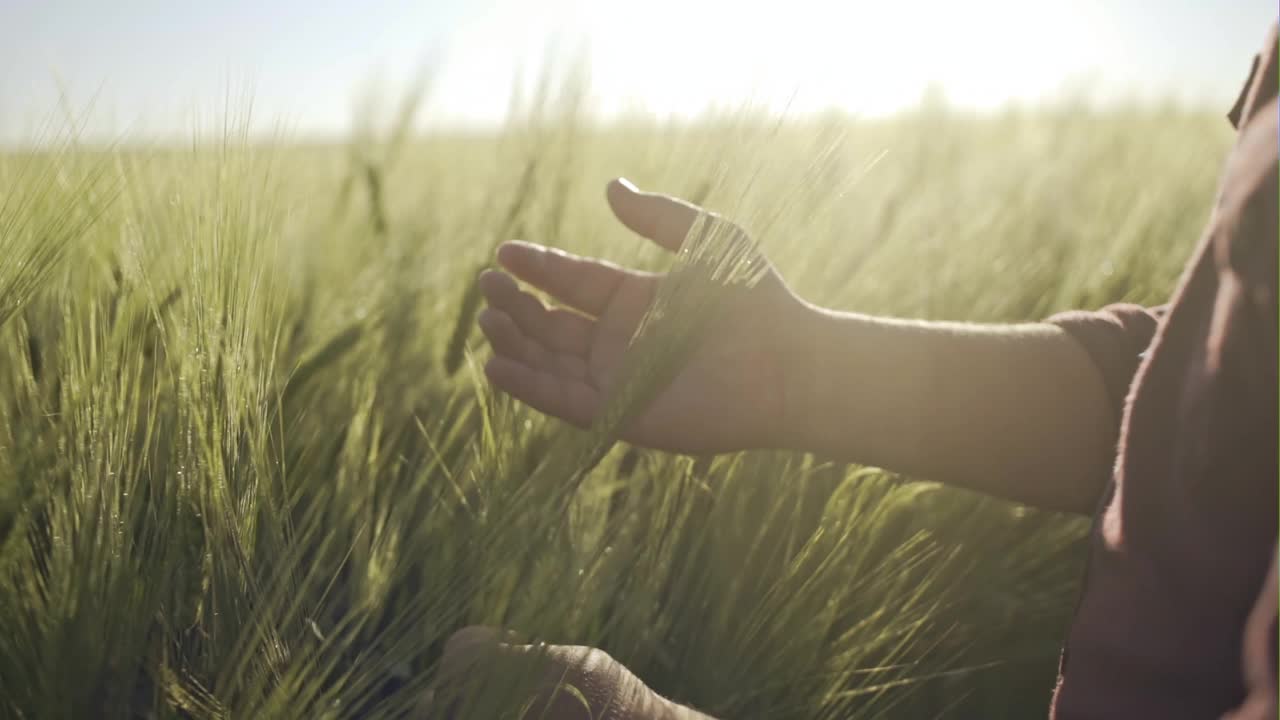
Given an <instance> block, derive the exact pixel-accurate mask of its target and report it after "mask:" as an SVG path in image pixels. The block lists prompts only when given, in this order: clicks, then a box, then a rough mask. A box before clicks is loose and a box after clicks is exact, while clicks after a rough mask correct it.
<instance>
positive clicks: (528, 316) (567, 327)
mask: <svg viewBox="0 0 1280 720" xmlns="http://www.w3.org/2000/svg"><path fill="white" fill-rule="evenodd" d="M479 282H480V292H481V293H482V294H483V295H484V297H485V300H486V301H487V302H488V303H489V305H490V307H492V308H495V309H497V310H501V311H502V312H503V313H506V315H508V316H509V317H510V318H511V319H512V320H513V321H514V322H515V324H516V326H517V327H518V328H519V329H520V331H521V332H522V333H523V334H524V335H526V336H528V337H529V338H530V339H532V340H534V341H535V342H537V343H539V344H541V345H542V346H544V347H546V348H547V349H549V350H551V351H552V352H556V353H561V354H567V355H576V356H580V357H583V358H585V357H586V355H587V353H588V351H589V350H590V349H591V338H592V335H593V333H594V332H595V321H594V320H592V319H590V318H587V317H583V316H582V315H579V314H577V313H575V312H571V311H569V310H564V309H562V308H554V309H548V308H547V307H546V306H545V305H543V304H542V301H541V300H539V299H538V298H536V297H534V296H533V295H530V294H529V293H527V292H524V291H523V290H521V289H520V288H519V286H517V285H516V283H515V281H514V280H512V279H511V278H510V277H509V276H508V275H506V274H505V273H502V272H499V271H496V270H486V271H485V272H484V273H482V274H481V275H480V281H479Z"/></svg>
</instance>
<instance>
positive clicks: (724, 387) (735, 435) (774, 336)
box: [479, 180, 807, 454]
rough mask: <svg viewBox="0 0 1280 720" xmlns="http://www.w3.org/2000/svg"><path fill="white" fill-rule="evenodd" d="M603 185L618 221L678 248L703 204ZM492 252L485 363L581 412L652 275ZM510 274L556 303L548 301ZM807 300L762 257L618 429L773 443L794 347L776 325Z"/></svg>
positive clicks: (520, 249) (534, 393)
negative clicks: (672, 371) (752, 280)
mask: <svg viewBox="0 0 1280 720" xmlns="http://www.w3.org/2000/svg"><path fill="white" fill-rule="evenodd" d="M607 197H608V201H609V205H610V207H611V208H612V209H613V212H614V214H615V215H616V216H617V218H618V219H619V220H620V221H621V222H622V223H623V224H624V225H626V226H627V227H628V228H630V229H631V230H633V231H635V232H636V233H638V234H640V235H642V236H644V237H646V238H649V239H650V240H652V241H654V242H656V243H657V244H658V245H660V246H662V247H664V248H666V249H667V250H671V251H676V250H678V249H679V248H680V245H681V243H682V242H683V240H684V238H685V235H686V234H687V233H688V231H689V229H690V227H691V226H692V225H693V223H694V221H695V220H696V218H697V217H698V214H699V213H700V212H702V211H701V210H700V209H699V208H698V207H696V206H694V205H692V204H689V203H687V202H684V201H682V200H678V199H676V198H672V197H668V196H666V195H659V194H656V193H643V192H640V191H638V190H636V188H635V187H634V186H632V185H631V184H630V183H628V182H626V181H625V180H614V181H613V182H611V183H609V185H608V188H607ZM498 263H499V264H500V265H501V266H502V267H503V268H504V269H505V270H506V272H502V271H497V270H491V271H486V272H485V273H484V274H482V275H481V277H480V288H481V291H482V292H483V293H484V296H485V298H486V300H487V302H488V308H486V309H485V310H484V311H483V312H482V313H481V314H480V317H479V323H480V327H481V329H482V330H483V332H484V334H485V335H486V337H488V339H489V342H490V344H491V345H492V346H493V349H494V352H495V355H494V357H493V358H492V359H491V360H490V361H489V362H488V364H487V365H486V366H485V373H486V375H487V376H488V378H489V379H490V381H491V382H492V383H493V384H494V385H495V386H496V387H498V388H499V389H501V390H503V391H505V392H507V393H508V394H510V395H511V396H513V397H515V398H516V399H518V400H521V401H522V402H524V403H526V404H528V405H529V406H531V407H533V408H535V409H537V410H539V411H541V412H544V413H547V414H549V415H554V416H556V417H559V418H562V419H564V420H566V421H568V422H570V423H573V424H575V425H578V426H586V425H588V424H590V423H591V422H592V421H593V420H594V419H595V418H596V416H597V415H598V413H599V412H600V410H601V408H602V405H603V403H604V400H605V398H606V397H607V394H608V392H609V390H610V388H611V387H612V386H613V384H614V383H615V382H616V380H617V378H618V372H619V369H620V367H621V365H622V361H623V357H624V355H625V353H626V351H627V348H628V344H629V342H630V340H631V338H632V336H633V334H634V333H635V331H636V328H637V327H638V325H639V324H640V321H641V319H642V318H643V317H644V314H645V312H646V311H647V310H648V309H649V307H650V305H651V304H652V303H653V301H654V298H655V295H656V292H657V288H658V284H659V282H660V281H661V279H662V276H661V275H657V274H653V273H645V272H639V271H636V270H631V269H627V268H622V267H619V266H617V265H614V264H612V263H609V262H606V261H604V260H597V259H592V258H583V257H577V256H574V255H569V254H568V253H564V252H561V251H559V250H554V249H551V248H546V247H542V246H538V245H533V244H530V243H524V242H508V243H504V244H503V245H502V246H501V247H500V248H499V250H498ZM508 273H510V274H508ZM512 276H514V277H515V278H518V279H519V280H521V281H523V282H525V283H527V284H529V285H531V286H533V287H535V288H538V289H540V290H542V291H545V292H546V293H547V294H548V295H550V296H551V297H552V298H553V299H555V300H556V301H557V302H558V303H561V304H562V305H563V307H555V308H547V307H546V306H544V305H543V304H542V302H541V301H540V300H538V299H537V298H536V297H534V296H533V295H531V294H529V293H528V292H525V291H523V290H521V289H520V287H519V286H518V285H517V284H516V282H515V281H514V280H513V279H512ZM676 310H678V309H676ZM806 311H807V306H806V305H805V303H804V302H803V301H801V300H800V299H799V298H798V297H796V296H795V294H794V293H792V292H791V290H790V289H789V288H788V287H787V286H786V284H785V283H784V282H783V280H782V278H781V277H780V276H779V275H778V273H777V272H776V270H774V269H773V268H772V267H771V266H770V267H769V268H768V269H767V272H766V273H765V275H764V277H763V278H762V279H761V280H760V281H759V282H758V283H756V284H755V285H753V286H752V287H750V288H749V289H748V290H747V291H746V292H744V293H741V294H739V295H736V296H734V297H733V298H732V300H731V305H730V307H728V308H727V310H726V312H724V313H723V314H722V315H720V316H719V321H718V323H717V324H716V325H715V326H714V327H712V328H711V329H710V330H709V331H708V333H707V335H706V336H705V337H703V338H701V339H700V340H701V342H700V343H699V345H698V347H697V349H696V351H695V352H694V353H693V355H692V357H690V359H689V361H688V362H687V363H686V364H685V366H684V367H683V368H682V369H681V370H680V372H679V374H678V375H677V376H676V377H675V378H674V380H673V381H672V382H671V383H670V384H669V385H668V386H667V387H666V388H665V389H663V390H662V391H661V392H660V393H659V394H658V395H657V397H655V398H654V399H653V402H652V403H651V404H650V405H649V406H648V408H647V409H646V410H645V411H644V412H643V413H642V414H641V415H640V416H639V417H637V418H636V419H635V421H634V422H632V423H631V425H630V426H629V427H627V428H624V430H623V433H622V439H624V440H626V441H628V442H630V443H633V444H636V445H642V446H645V447H652V448H657V449H663V450H672V451H676V452H686V453H691V454H706V453H717V452H729V451H734V450H743V449H749V448H759V447H771V446H776V444H777V438H778V437H779V435H780V433H781V431H782V428H781V427H780V425H781V424H782V422H783V417H784V410H785V407H784V405H785V399H784V397H783V395H784V392H783V391H784V385H783V384H784V374H785V372H786V369H787V368H786V366H787V362H788V357H789V355H790V353H791V352H792V347H791V343H790V342H789V341H788V340H787V339H786V333H787V332H789V331H791V330H793V329H794V328H795V327H796V326H797V325H798V324H799V323H798V321H799V320H800V319H801V318H803V316H804V315H805V314H806Z"/></svg>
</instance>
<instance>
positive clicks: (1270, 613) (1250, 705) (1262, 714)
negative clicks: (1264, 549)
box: [1223, 550, 1280, 720]
mask: <svg viewBox="0 0 1280 720" xmlns="http://www.w3.org/2000/svg"><path fill="white" fill-rule="evenodd" d="M1278 563H1280V550H1278V551H1277V554H1276V556H1275V557H1273V558H1272V560H1271V570H1270V572H1268V573H1267V579H1266V580H1265V581H1264V582H1263V584H1262V593H1261V594H1260V595H1259V597H1258V602H1257V603H1256V604H1255V605H1254V606H1253V612H1251V613H1249V621H1248V623H1247V624H1246V625H1245V630H1244V680H1245V686H1246V688H1247V692H1248V695H1246V696H1245V701H1244V704H1243V705H1241V706H1240V707H1238V708H1236V709H1235V710H1233V711H1232V712H1229V713H1227V714H1226V715H1225V716H1223V720H1275V718H1276V717H1277V707H1276V673H1277V668H1276V656H1277V654H1280V646H1278V644H1277V642H1276V638H1277V633H1278V632H1280V626H1278V625H1277V619H1278V618H1280V579H1277V575H1276V569H1277V564H1278Z"/></svg>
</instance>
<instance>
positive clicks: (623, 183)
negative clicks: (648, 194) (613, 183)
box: [618, 177, 640, 192]
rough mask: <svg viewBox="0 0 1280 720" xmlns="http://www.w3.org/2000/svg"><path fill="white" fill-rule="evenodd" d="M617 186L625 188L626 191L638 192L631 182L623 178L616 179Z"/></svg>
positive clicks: (638, 189)
mask: <svg viewBox="0 0 1280 720" xmlns="http://www.w3.org/2000/svg"><path fill="white" fill-rule="evenodd" d="M618 184H619V185H621V186H622V187H624V188H626V189H627V190H630V191H631V192H640V188H638V187H636V184H635V183H633V182H631V181H630V180H628V179H626V178H624V177H620V178H618Z"/></svg>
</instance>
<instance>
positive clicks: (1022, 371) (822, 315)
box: [780, 308, 1117, 512]
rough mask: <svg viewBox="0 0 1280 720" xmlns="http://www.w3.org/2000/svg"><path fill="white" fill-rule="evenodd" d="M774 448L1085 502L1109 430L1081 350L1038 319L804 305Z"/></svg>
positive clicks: (1005, 492)
mask: <svg viewBox="0 0 1280 720" xmlns="http://www.w3.org/2000/svg"><path fill="white" fill-rule="evenodd" d="M789 332H792V333H794V334H795V337H794V339H793V340H792V341H791V342H792V344H791V347H793V348H795V351H794V354H792V355H791V356H790V357H789V359H788V361H787V363H786V365H787V368H788V369H787V371H786V372H785V373H784V380H783V385H784V387H783V393H784V402H783V404H784V407H786V408H787V409H786V411H785V415H786V417H784V418H783V427H784V428H788V429H787V430H784V431H783V435H782V437H781V441H780V444H783V445H786V446H789V447H792V448H795V449H802V450H806V451H811V452H814V453H818V454H821V455H824V456H828V457H832V458H835V459H842V460H848V461H853V462H858V463H862V464H868V465H876V466H879V467H884V468H886V469H890V470H894V471H897V472H902V473H905V474H909V475H913V476H917V477H922V478H929V479H935V480H939V481H943V482H947V483H950V484H954V485H959V486H963V487H967V488H971V489H974V490H978V491H981V492H985V493H989V494H993V495H998V496H1001V497H1007V498H1011V499H1015V500H1019V501H1023V502H1028V503H1032V504H1036V505H1040V506H1045V507H1052V508H1057V509H1067V510H1076V511H1080V512H1088V511H1090V510H1092V508H1093V507H1094V504H1095V503H1096V499H1097V496H1098V493H1099V492H1100V490H1101V487H1102V484H1103V482H1104V480H1105V478H1106V475H1107V472H1108V470H1109V468H1110V465H1111V463H1112V461H1113V457H1114V452H1115V445H1116V435H1117V428H1116V422H1115V420H1114V418H1113V417H1112V414H1111V411H1110V408H1109V406H1108V402H1107V395H1106V389H1105V387H1104V385H1103V382H1102V379H1101V377H1100V375H1099V374H1098V372H1097V370H1096V369H1095V368H1094V366H1093V364H1092V363H1091V361H1090V360H1089V358H1088V356H1087V355H1086V354H1085V352H1084V350H1083V349H1082V348H1081V347H1079V346H1078V345H1077V344H1076V342H1075V341H1074V340H1073V339H1072V338H1071V337H1070V336H1068V335H1067V334H1066V333H1065V332H1063V331H1062V330H1060V329H1059V328H1057V327H1055V326H1053V325H1048V324H1025V325H969V324H959V323H929V322H915V321H903V320H889V319H884V318H875V317H869V316H866V315H857V314H852V313H837V312H832V311H827V310H821V309H818V308H810V311H809V312H808V313H806V316H805V319H804V320H803V321H802V322H800V323H797V325H796V327H795V328H794V329H793V330H790V331H789Z"/></svg>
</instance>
